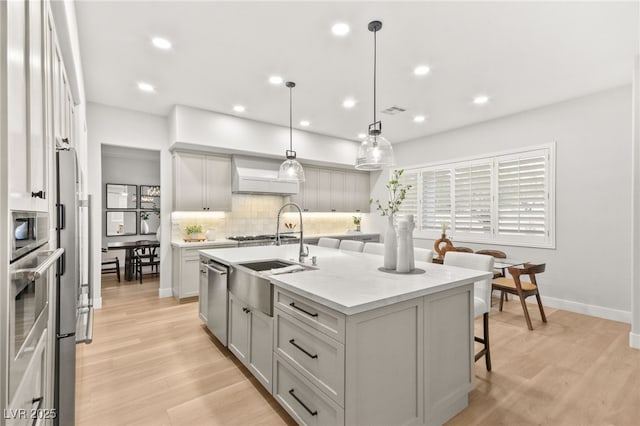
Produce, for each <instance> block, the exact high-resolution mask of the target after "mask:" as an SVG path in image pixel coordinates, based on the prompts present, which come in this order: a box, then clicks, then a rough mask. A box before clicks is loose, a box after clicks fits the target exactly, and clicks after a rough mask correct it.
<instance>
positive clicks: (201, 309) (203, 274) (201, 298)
mask: <svg viewBox="0 0 640 426" xmlns="http://www.w3.org/2000/svg"><path fill="white" fill-rule="evenodd" d="M208 314H209V282H208V279H207V268H205V266H204V265H202V263H200V292H199V293H198V315H199V316H200V319H201V320H202V322H204V323H205V324H207V323H208V319H207V315H208Z"/></svg>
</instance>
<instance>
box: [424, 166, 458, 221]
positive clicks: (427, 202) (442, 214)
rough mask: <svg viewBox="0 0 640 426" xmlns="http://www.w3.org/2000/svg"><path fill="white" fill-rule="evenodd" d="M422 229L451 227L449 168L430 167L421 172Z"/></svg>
mask: <svg viewBox="0 0 640 426" xmlns="http://www.w3.org/2000/svg"><path fill="white" fill-rule="evenodd" d="M421 195H422V220H421V226H422V229H430V230H440V229H441V227H442V224H445V225H446V226H447V228H450V227H451V170H450V169H440V170H438V169H432V170H426V171H423V172H422V194H421Z"/></svg>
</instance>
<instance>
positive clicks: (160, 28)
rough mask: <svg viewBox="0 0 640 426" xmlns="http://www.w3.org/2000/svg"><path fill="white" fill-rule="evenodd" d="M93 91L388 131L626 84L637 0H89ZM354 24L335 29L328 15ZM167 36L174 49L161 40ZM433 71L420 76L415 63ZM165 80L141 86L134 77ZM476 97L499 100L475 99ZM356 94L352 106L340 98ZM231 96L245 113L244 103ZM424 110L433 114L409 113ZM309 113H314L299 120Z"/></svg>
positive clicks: (340, 128) (419, 129) (85, 14)
mask: <svg viewBox="0 0 640 426" xmlns="http://www.w3.org/2000/svg"><path fill="white" fill-rule="evenodd" d="M76 8H77V17H78V25H79V35H80V44H81V55H82V61H83V68H84V73H85V80H86V92H87V98H88V100H89V101H93V102H98V103H103V104H106V105H113V106H118V107H122V108H129V109H134V110H138V111H144V112H149V113H153V114H160V115H166V114H168V112H169V110H170V108H171V106H172V105H174V104H183V105H189V106H193V107H198V108H204V109H207V110H212V111H217V112H222V113H228V114H232V115H238V116H242V117H245V118H250V119H254V120H258V121H264V122H268V123H274V124H279V125H283V126H288V118H289V116H288V112H289V103H288V96H289V93H288V90H287V89H286V88H285V87H284V85H279V86H274V85H271V84H270V83H269V82H268V79H269V76H271V75H279V76H282V77H283V78H284V79H285V81H286V80H293V81H295V82H296V83H297V86H296V89H295V91H294V93H293V107H294V110H293V114H294V126H295V127H297V128H301V129H303V130H308V131H312V132H317V133H322V134H327V135H331V136H337V137H341V138H345V139H353V140H355V139H357V135H358V134H359V133H363V132H365V131H366V129H367V125H368V124H369V123H370V122H371V121H372V118H373V117H372V116H373V96H372V94H373V93H372V92H373V89H372V79H373V75H372V74H373V35H372V33H371V32H369V31H368V30H367V23H368V22H369V21H370V20H372V19H379V20H381V21H382V22H383V28H382V30H381V31H380V32H379V33H378V111H382V110H384V109H387V108H389V107H393V106H400V107H402V108H406V109H407V110H406V111H405V112H402V113H398V114H394V115H387V114H379V115H378V117H379V118H381V119H382V120H383V134H384V135H385V136H386V137H387V138H388V139H389V140H391V141H392V142H400V141H406V140H409V139H413V138H416V137H420V136H423V135H429V134H433V133H437V132H441V131H444V130H448V129H452V128H457V127H461V126H465V125H469V124H472V123H477V122H480V121H485V120H488V119H492V118H496V117H500V116H504V115H508V114H513V113H515V112H519V111H523V110H527V109H532V108H536V107H540V106H543V105H547V104H551V103H555V102H558V101H562V100H566V99H570V98H574V97H578V96H582V95H586V94H589V93H593V92H597V91H600V90H605V89H608V88H612V87H616V86H621V85H625V84H630V82H631V75H632V72H631V71H632V66H633V57H634V55H635V54H636V52H637V51H638V46H637V44H638V36H637V34H638V31H639V27H638V15H639V14H638V3H637V2H613V1H601V2H205V1H198V2H185V1H161V2H160V1H159V2H149V1H143V2H138V1H126V2H124V1H123V2H111V1H107V2H101V1H82V0H81V1H79V2H78V3H77V4H76ZM339 21H340V22H346V23H348V24H349V25H350V27H351V31H350V33H349V34H348V35H347V36H345V37H335V36H334V35H333V34H332V33H331V26H332V25H333V24H334V23H336V22H339ZM154 36H162V37H165V38H167V39H169V40H170V41H171V42H172V44H173V47H172V48H171V49H170V50H169V51H161V50H158V49H156V48H154V47H153V46H152V44H151V38H152V37H154ZM421 64H427V65H428V66H429V67H430V68H431V72H430V73H429V74H428V75H426V76H422V77H417V76H415V75H414V74H413V69H414V68H415V67H416V66H417V65H421ZM139 81H144V82H148V83H150V84H152V85H153V86H154V87H155V92H154V93H144V92H141V91H140V90H138V88H137V82H139ZM478 94H486V95H488V96H489V97H490V100H489V102H488V103H487V104H486V105H484V106H478V105H474V104H473V102H472V99H473V97H474V96H476V95H478ZM347 97H352V98H353V99H355V100H356V105H355V107H354V108H352V109H348V110H347V109H345V108H343V107H342V106H341V104H342V101H343V100H344V99H345V98H347ZM234 105H243V106H245V107H246V111H245V112H243V113H236V112H234V111H233V109H232V108H233V106H234ZM415 115H423V116H425V117H426V119H425V120H424V122H422V123H415V122H414V121H413V117H414V116H415ZM301 120H308V121H310V122H311V124H310V126H308V127H300V126H299V125H298V123H299V122H300V121H301Z"/></svg>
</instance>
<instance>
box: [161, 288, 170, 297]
mask: <svg viewBox="0 0 640 426" xmlns="http://www.w3.org/2000/svg"><path fill="white" fill-rule="evenodd" d="M158 297H173V290H172V289H171V288H159V289H158Z"/></svg>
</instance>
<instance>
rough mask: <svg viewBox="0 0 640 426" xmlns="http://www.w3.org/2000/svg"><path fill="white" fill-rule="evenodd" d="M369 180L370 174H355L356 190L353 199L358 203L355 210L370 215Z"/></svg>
mask: <svg viewBox="0 0 640 426" xmlns="http://www.w3.org/2000/svg"><path fill="white" fill-rule="evenodd" d="M369 179H370V176H369V173H355V180H356V182H355V184H356V189H355V195H354V197H353V198H354V200H355V202H356V204H355V210H356V211H357V212H363V213H369V212H370V211H371V206H370V204H369V199H370V198H371V190H370V189H369V186H370V184H369Z"/></svg>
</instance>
